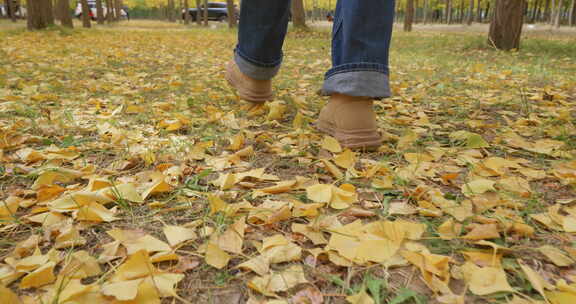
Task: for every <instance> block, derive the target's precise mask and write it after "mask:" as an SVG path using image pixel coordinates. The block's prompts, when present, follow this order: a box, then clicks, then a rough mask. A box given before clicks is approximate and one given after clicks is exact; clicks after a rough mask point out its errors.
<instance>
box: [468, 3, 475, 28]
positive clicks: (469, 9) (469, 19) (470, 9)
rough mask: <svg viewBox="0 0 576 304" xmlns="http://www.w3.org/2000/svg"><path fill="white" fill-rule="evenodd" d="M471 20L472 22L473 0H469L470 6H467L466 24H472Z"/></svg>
mask: <svg viewBox="0 0 576 304" xmlns="http://www.w3.org/2000/svg"><path fill="white" fill-rule="evenodd" d="M472 22H474V0H470V7H469V8H468V20H467V24H468V25H472Z"/></svg>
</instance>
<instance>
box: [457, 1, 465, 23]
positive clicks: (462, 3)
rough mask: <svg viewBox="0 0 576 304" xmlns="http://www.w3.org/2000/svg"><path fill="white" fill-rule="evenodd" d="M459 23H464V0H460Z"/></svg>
mask: <svg viewBox="0 0 576 304" xmlns="http://www.w3.org/2000/svg"><path fill="white" fill-rule="evenodd" d="M458 23H464V0H460V5H459V7H458Z"/></svg>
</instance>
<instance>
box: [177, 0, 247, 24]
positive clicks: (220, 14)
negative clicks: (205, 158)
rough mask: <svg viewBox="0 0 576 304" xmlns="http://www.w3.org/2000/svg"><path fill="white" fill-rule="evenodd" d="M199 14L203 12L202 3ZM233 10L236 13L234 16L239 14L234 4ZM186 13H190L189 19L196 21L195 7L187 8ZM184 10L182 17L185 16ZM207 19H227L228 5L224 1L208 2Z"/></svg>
mask: <svg viewBox="0 0 576 304" xmlns="http://www.w3.org/2000/svg"><path fill="white" fill-rule="evenodd" d="M200 10H201V12H200V14H204V4H202V5H201V6H200ZM234 12H235V13H236V18H238V16H239V15H240V12H239V11H238V9H237V8H236V6H234ZM188 13H189V14H190V19H191V20H192V21H196V17H197V14H198V9H197V8H189V9H188ZM185 16H186V15H184V10H183V11H182V19H184V18H185ZM200 19H202V18H200ZM208 20H216V21H226V20H228V6H227V4H226V3H221V2H208Z"/></svg>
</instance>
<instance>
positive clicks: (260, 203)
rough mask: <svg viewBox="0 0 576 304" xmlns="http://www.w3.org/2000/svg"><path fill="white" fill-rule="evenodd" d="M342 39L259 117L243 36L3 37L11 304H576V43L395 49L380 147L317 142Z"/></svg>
mask: <svg viewBox="0 0 576 304" xmlns="http://www.w3.org/2000/svg"><path fill="white" fill-rule="evenodd" d="M329 38H330V37H329V33H328V30H327V29H319V30H316V31H312V32H291V33H290V34H289V37H288V40H287V41H286V47H285V51H286V58H285V65H284V67H283V68H282V71H281V74H280V75H279V76H278V77H277V79H276V80H275V83H274V86H275V90H276V92H277V98H276V100H275V101H274V102H272V103H269V104H268V105H266V106H263V107H249V106H247V105H246V104H244V103H243V102H241V101H239V100H238V98H237V97H236V96H235V95H234V92H233V91H231V90H230V89H229V88H228V87H227V85H226V83H225V80H224V78H223V75H222V65H223V64H224V63H225V62H226V61H227V60H228V59H229V58H230V57H231V52H232V49H233V47H234V43H235V34H234V33H233V32H232V31H228V30H226V29H198V28H189V29H185V28H183V27H180V26H177V25H167V24H162V23H154V22H136V23H130V24H128V25H120V26H115V27H103V28H100V29H92V30H74V31H66V30H50V31H46V32H38V33H26V32H23V31H21V30H10V31H3V32H1V33H0V55H1V56H0V159H1V162H0V236H1V237H0V299H2V301H1V302H2V303H18V301H22V302H23V303H173V302H175V303H178V302H183V303H247V302H248V303H363V304H365V303H366V304H367V303H451V304H459V303H515V304H525V303H546V302H547V301H549V302H550V303H555V304H564V303H574V302H576V269H575V268H574V265H575V261H576V238H575V233H576V160H575V158H576V127H575V124H576V77H575V75H576V45H575V44H574V38H573V37H572V38H570V37H567V38H561V39H554V40H552V39H546V38H545V37H544V38H542V37H539V38H538V37H536V38H534V37H528V38H526V39H525V43H524V48H523V50H522V51H521V52H519V53H500V52H497V51H495V50H492V49H491V48H489V47H487V46H486V43H485V37H484V35H477V34H464V33H444V34H439V33H435V32H430V31H428V32H425V33H411V34H405V33H397V34H396V36H395V38H394V45H393V49H392V55H391V57H392V62H391V70H392V86H393V90H394V97H393V98H391V99H388V100H383V101H378V102H376V107H377V112H378V119H379V124H380V127H381V130H382V132H383V135H384V138H385V144H384V145H383V146H382V148H381V149H380V150H379V151H377V152H362V151H356V152H353V151H349V150H342V149H341V147H340V146H339V145H338V144H337V142H335V140H334V139H332V138H329V137H326V136H324V135H322V134H320V133H318V132H317V131H316V130H315V129H314V128H313V122H314V120H315V118H316V117H317V114H318V111H319V109H320V108H321V106H322V105H323V104H324V103H325V102H326V99H325V98H324V97H320V96H318V95H317V90H318V88H319V87H320V85H321V82H322V78H323V73H324V71H325V70H326V69H327V68H328V67H329V65H330V61H329V49H330V48H329ZM570 39H571V40H570Z"/></svg>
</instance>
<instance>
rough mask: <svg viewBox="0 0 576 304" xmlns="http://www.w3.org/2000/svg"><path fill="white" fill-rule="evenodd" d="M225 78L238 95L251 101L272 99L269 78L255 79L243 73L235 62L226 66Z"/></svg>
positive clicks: (262, 101)
mask: <svg viewBox="0 0 576 304" xmlns="http://www.w3.org/2000/svg"><path fill="white" fill-rule="evenodd" d="M225 77H226V80H227V81H228V84H230V86H231V87H233V88H234V89H236V92H237V93H238V96H240V98H242V99H243V100H246V101H249V102H252V103H264V102H266V101H269V100H273V99H274V94H273V93H272V81H271V80H257V79H254V78H251V77H248V76H246V75H244V73H242V72H241V71H240V69H239V68H238V66H237V65H236V63H235V62H233V61H231V62H229V63H228V64H227V66H226V74H225Z"/></svg>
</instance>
